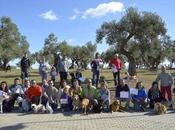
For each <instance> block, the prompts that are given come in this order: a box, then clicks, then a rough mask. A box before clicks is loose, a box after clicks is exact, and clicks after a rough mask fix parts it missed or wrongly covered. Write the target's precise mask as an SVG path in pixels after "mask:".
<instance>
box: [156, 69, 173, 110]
mask: <svg viewBox="0 0 175 130" xmlns="http://www.w3.org/2000/svg"><path fill="white" fill-rule="evenodd" d="M156 81H157V82H159V81H160V91H161V94H162V97H163V98H164V99H166V98H165V95H166V93H167V96H168V101H169V103H170V107H172V95H171V87H172V85H173V78H172V76H171V74H169V73H168V72H166V68H165V66H161V73H160V74H159V75H158V76H157V78H156Z"/></svg>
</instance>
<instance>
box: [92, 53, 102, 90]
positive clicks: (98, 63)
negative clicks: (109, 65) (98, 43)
mask: <svg viewBox="0 0 175 130" xmlns="http://www.w3.org/2000/svg"><path fill="white" fill-rule="evenodd" d="M102 67H103V61H102V59H101V58H100V54H99V53H98V52H97V53H96V54H95V59H93V60H92V62H91V68H92V85H96V87H98V82H99V77H100V70H101V68H102Z"/></svg>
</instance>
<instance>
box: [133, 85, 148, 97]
mask: <svg viewBox="0 0 175 130" xmlns="http://www.w3.org/2000/svg"><path fill="white" fill-rule="evenodd" d="M147 97H148V95H147V92H146V90H145V89H144V88H142V89H139V90H138V95H134V96H133V99H136V100H141V99H144V98H147Z"/></svg>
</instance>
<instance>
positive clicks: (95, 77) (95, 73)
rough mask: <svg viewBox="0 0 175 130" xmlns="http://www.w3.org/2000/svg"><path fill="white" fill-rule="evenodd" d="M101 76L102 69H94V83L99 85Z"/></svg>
mask: <svg viewBox="0 0 175 130" xmlns="http://www.w3.org/2000/svg"><path fill="white" fill-rule="evenodd" d="M99 76H100V71H99V70H94V71H93V74H92V85H95V86H96V87H97V86H98V81H99Z"/></svg>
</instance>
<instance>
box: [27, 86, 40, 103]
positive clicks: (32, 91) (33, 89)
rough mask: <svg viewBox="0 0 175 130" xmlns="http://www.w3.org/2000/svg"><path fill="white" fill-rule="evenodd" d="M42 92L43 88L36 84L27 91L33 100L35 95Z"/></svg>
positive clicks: (29, 97) (28, 96)
mask: <svg viewBox="0 0 175 130" xmlns="http://www.w3.org/2000/svg"><path fill="white" fill-rule="evenodd" d="M41 94H42V88H41V87H40V86H39V85H36V86H35V87H29V88H28V90H27V91H26V95H27V98H28V99H29V100H31V99H32V98H33V97H35V96H41Z"/></svg>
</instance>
